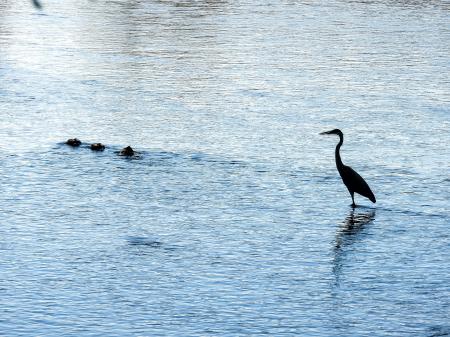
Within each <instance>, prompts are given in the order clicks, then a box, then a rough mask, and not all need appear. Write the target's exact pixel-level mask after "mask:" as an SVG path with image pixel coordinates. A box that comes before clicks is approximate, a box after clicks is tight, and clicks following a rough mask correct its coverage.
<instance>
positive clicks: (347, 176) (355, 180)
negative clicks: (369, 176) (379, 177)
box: [321, 129, 376, 207]
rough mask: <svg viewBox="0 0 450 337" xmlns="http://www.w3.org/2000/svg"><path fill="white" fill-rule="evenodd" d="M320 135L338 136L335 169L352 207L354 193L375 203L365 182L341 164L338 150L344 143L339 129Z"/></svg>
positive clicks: (353, 204)
mask: <svg viewBox="0 0 450 337" xmlns="http://www.w3.org/2000/svg"><path fill="white" fill-rule="evenodd" d="M321 135H338V136H339V143H338V145H336V151H335V156H336V167H337V169H338V171H339V174H340V175H341V178H342V181H343V182H344V185H345V186H347V189H348V191H349V193H350V195H351V196H352V206H353V207H355V206H356V204H355V196H354V195H355V192H356V193H358V194H360V195H362V196H363V197H366V198H368V199H369V200H370V201H372V202H373V203H375V202H376V199H375V196H374V195H373V192H372V190H371V189H370V187H369V185H368V184H367V183H366V181H365V180H364V179H363V178H362V177H361V176H360V175H359V174H358V173H357V172H356V171H355V170H354V169H352V168H351V167H350V166H346V165H344V164H343V163H342V160H341V155H340V153H339V150H340V149H341V146H342V143H344V134H343V133H342V131H341V130H339V129H334V130H331V131H326V132H322V133H321Z"/></svg>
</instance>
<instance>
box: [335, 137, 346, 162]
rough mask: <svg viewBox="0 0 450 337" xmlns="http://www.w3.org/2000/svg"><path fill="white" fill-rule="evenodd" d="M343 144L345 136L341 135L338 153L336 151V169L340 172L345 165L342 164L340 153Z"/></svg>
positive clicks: (337, 146) (337, 147) (337, 148)
mask: <svg viewBox="0 0 450 337" xmlns="http://www.w3.org/2000/svg"><path fill="white" fill-rule="evenodd" d="M342 143H344V136H343V135H339V143H338V145H336V151H335V153H334V154H335V156H336V167H337V169H338V170H339V169H340V168H341V167H343V166H344V164H343V163H342V160H341V155H340V153H339V150H340V149H341V146H342Z"/></svg>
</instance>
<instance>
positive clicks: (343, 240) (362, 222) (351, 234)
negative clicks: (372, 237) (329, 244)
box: [333, 208, 375, 285]
mask: <svg viewBox="0 0 450 337" xmlns="http://www.w3.org/2000/svg"><path fill="white" fill-rule="evenodd" d="M374 220H375V210H364V211H357V209H355V208H352V209H351V210H350V213H349V215H348V216H347V217H346V218H345V220H344V222H343V224H342V225H341V226H340V227H339V229H338V231H337V233H336V243H335V245H334V260H333V274H334V276H335V281H336V285H339V281H340V276H341V273H342V265H343V260H344V257H345V254H346V252H347V251H349V247H350V246H351V245H352V244H353V243H355V242H357V241H359V240H360V239H361V237H363V233H364V228H366V225H367V224H369V223H371V222H373V221H374Z"/></svg>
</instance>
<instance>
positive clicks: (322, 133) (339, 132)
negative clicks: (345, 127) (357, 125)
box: [320, 129, 343, 137]
mask: <svg viewBox="0 0 450 337" xmlns="http://www.w3.org/2000/svg"><path fill="white" fill-rule="evenodd" d="M320 135H338V136H340V137H342V136H343V133H342V131H341V130H339V129H334V130H330V131H325V132H321V133H320Z"/></svg>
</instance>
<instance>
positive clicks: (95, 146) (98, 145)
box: [91, 143, 105, 151]
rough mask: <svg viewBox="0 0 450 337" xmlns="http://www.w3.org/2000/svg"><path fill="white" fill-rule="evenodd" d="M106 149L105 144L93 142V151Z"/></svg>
mask: <svg viewBox="0 0 450 337" xmlns="http://www.w3.org/2000/svg"><path fill="white" fill-rule="evenodd" d="M104 149H105V145H103V144H102V143H94V144H91V150H92V151H103V150H104Z"/></svg>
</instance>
